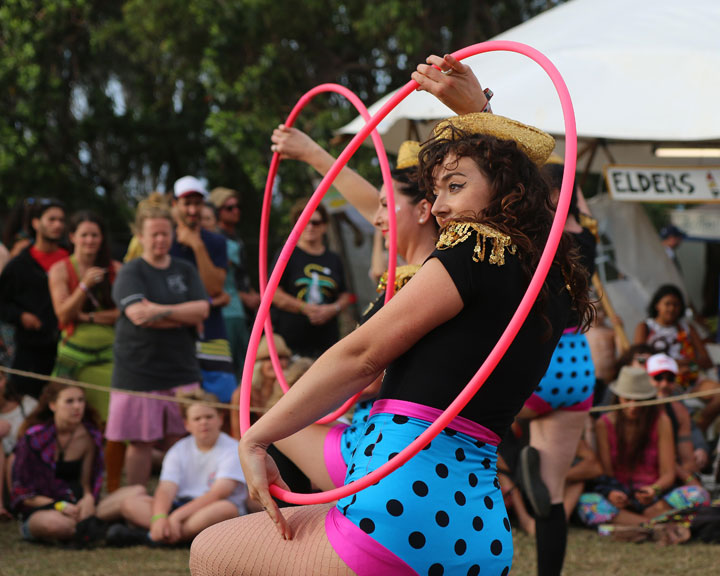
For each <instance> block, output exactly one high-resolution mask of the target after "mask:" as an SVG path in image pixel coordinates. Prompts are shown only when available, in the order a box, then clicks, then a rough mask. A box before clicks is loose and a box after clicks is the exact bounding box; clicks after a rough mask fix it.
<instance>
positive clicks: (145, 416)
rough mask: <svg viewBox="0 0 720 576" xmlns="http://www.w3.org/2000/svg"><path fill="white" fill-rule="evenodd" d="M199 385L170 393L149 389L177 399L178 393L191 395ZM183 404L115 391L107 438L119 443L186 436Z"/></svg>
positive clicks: (107, 427)
mask: <svg viewBox="0 0 720 576" xmlns="http://www.w3.org/2000/svg"><path fill="white" fill-rule="evenodd" d="M199 387H200V385H199V384H198V383H194V384H187V385H185V386H176V387H175V388H170V389H169V390H148V391H147V392H150V393H152V394H162V395H163V396H169V397H173V396H175V393H176V392H190V391H192V390H195V389H197V388H199ZM185 434H186V430H185V425H184V424H183V419H182V414H181V413H180V405H179V404H178V403H177V402H172V401H170V400H155V399H152V398H142V397H140V396H134V395H132V394H126V393H124V392H121V391H119V390H118V389H114V390H113V391H112V392H110V406H109V408H108V419H107V425H106V426H105V438H107V439H108V440H112V441H115V442H123V441H126V440H128V441H130V442H155V441H157V440H162V439H163V438H165V437H166V436H185Z"/></svg>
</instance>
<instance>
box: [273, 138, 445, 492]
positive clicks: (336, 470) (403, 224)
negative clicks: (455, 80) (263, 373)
mask: <svg viewBox="0 0 720 576" xmlns="http://www.w3.org/2000/svg"><path fill="white" fill-rule="evenodd" d="M272 140H273V143H274V144H273V148H274V149H275V150H276V151H277V152H279V153H280V154H282V156H283V157H284V158H294V159H298V160H301V161H305V162H307V163H308V164H310V165H311V166H313V167H315V168H316V169H317V170H318V172H320V173H321V174H323V175H324V170H323V168H325V171H326V170H327V167H329V166H331V165H332V163H333V162H334V161H335V159H334V158H333V157H332V156H330V154H328V153H327V152H326V151H325V150H323V149H322V148H321V147H320V146H318V145H317V144H316V143H315V142H314V141H313V140H312V139H311V138H310V137H309V136H307V135H305V134H303V133H302V132H300V131H299V130H297V129H295V128H287V127H285V126H282V125H281V126H280V127H279V128H278V129H276V130H275V132H274V133H273V137H272ZM419 149H420V144H419V142H411V141H408V142H404V143H403V145H402V146H401V147H400V153H399V155H398V164H397V166H396V168H395V169H394V170H393V171H392V176H393V189H394V190H395V194H396V196H395V206H396V208H395V210H396V219H397V223H398V234H397V236H398V247H397V251H398V254H399V255H400V256H401V257H402V258H403V260H405V262H407V265H406V266H400V267H398V268H397V271H396V280H395V292H397V290H398V289H400V288H401V287H402V286H403V285H404V284H405V283H407V281H408V280H409V279H410V278H411V277H412V275H413V274H414V273H415V272H416V271H417V270H418V269H419V268H420V266H421V265H422V263H423V262H424V261H425V259H426V258H427V257H428V256H429V255H430V254H431V253H432V251H433V250H434V248H435V242H436V240H437V225H436V222H435V219H434V218H433V217H432V215H431V214H430V209H431V208H432V204H431V203H430V202H429V201H428V200H427V199H426V198H425V194H424V192H422V191H421V190H420V187H419V183H418V179H417V164H418V157H417V154H418V151H419ZM343 172H345V173H343ZM343 172H341V174H340V176H339V178H338V183H336V188H337V189H338V190H339V191H340V193H341V194H343V196H345V198H347V199H348V201H349V202H351V203H352V204H353V205H355V206H357V207H358V208H359V209H362V208H364V207H368V208H369V206H370V204H371V202H370V200H372V202H373V203H374V204H375V205H376V209H375V213H374V216H373V217H372V219H371V221H372V222H373V223H374V224H375V226H377V227H378V229H379V230H381V231H382V232H383V235H384V236H385V238H386V241H387V232H388V226H389V224H388V206H387V199H386V191H385V187H384V186H383V187H382V188H381V190H380V195H379V197H378V191H377V190H376V189H375V187H374V186H373V185H372V184H370V183H369V182H367V181H366V180H365V179H364V178H362V177H361V176H360V175H359V174H356V173H354V172H352V171H351V170H350V168H345V169H344V170H343ZM378 199H379V202H378ZM368 212H369V210H368V209H365V210H363V212H362V214H363V215H364V216H365V217H366V218H369V214H368ZM369 219H370V218H369ZM386 283H387V279H386V276H385V277H383V278H382V279H381V280H380V284H379V285H378V292H379V296H378V297H377V299H376V300H375V301H373V302H372V303H371V304H370V306H369V308H368V309H367V310H366V311H365V312H364V313H363V316H362V318H361V320H360V324H364V323H365V322H366V321H367V320H368V319H369V318H370V317H371V316H372V315H373V314H375V313H376V312H377V311H378V310H379V309H380V308H381V307H382V306H383V303H384V301H385V288H386ZM381 381H382V378H378V379H377V380H376V381H375V382H374V383H373V384H371V385H370V386H368V387H367V388H366V389H365V390H364V391H363V394H362V396H361V397H360V401H359V402H358V403H357V404H356V406H355V411H354V413H353V421H352V423H351V424H350V425H348V424H342V423H337V422H334V423H331V424H327V425H325V424H311V425H310V426H308V427H306V428H304V429H302V430H300V431H299V432H297V433H296V434H293V435H292V436H289V437H288V438H284V439H282V440H280V441H278V442H276V443H275V447H276V448H277V449H279V450H280V451H281V452H282V453H283V454H285V456H287V457H288V458H290V459H291V460H292V461H293V462H294V463H295V464H296V465H297V466H298V467H299V468H300V469H301V470H302V471H303V473H304V474H305V475H306V476H308V478H310V480H311V481H312V482H313V484H315V485H316V486H317V487H318V488H320V489H321V490H329V489H331V488H335V487H338V486H342V485H343V483H344V480H345V475H346V473H347V463H348V462H349V460H350V452H351V450H352V448H354V446H355V443H356V440H357V436H358V435H359V434H360V433H361V431H362V429H363V428H364V425H365V422H366V421H367V419H368V415H369V413H370V408H371V407H372V400H373V399H374V398H375V396H377V393H378V390H379V388H380V383H381Z"/></svg>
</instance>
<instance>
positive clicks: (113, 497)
mask: <svg viewBox="0 0 720 576" xmlns="http://www.w3.org/2000/svg"><path fill="white" fill-rule="evenodd" d="M142 494H146V492H145V486H141V485H139V484H136V485H134V486H124V487H123V488H118V489H117V490H115V492H113V493H112V494H108V495H107V496H106V497H105V498H103V499H102V500H100V503H99V504H98V505H97V509H96V511H95V515H96V516H97V517H98V518H100V520H104V521H105V522H112V521H113V520H120V518H122V506H123V502H125V500H128V499H132V498H137V497H139V496H141V495H142Z"/></svg>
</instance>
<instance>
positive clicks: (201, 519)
mask: <svg viewBox="0 0 720 576" xmlns="http://www.w3.org/2000/svg"><path fill="white" fill-rule="evenodd" d="M237 516H238V509H237V506H235V504H233V503H232V502H230V501H229V500H218V501H217V502H213V503H212V504H208V505H207V506H205V507H204V508H202V509H201V510H198V511H197V512H195V514H193V515H192V516H190V517H189V518H188V519H187V520H185V522H183V523H182V539H183V541H185V542H188V541H190V540H192V539H193V538H195V536H197V535H198V534H200V532H202V531H203V530H205V528H208V527H209V526H213V525H215V524H219V523H220V522H223V521H225V520H230V519H231V518H237Z"/></svg>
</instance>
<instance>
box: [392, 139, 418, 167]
mask: <svg viewBox="0 0 720 576" xmlns="http://www.w3.org/2000/svg"><path fill="white" fill-rule="evenodd" d="M419 154H420V142H418V141H416V140H405V142H403V143H402V144H400V150H398V157H397V164H396V165H395V168H396V169H397V170H404V169H405V168H414V167H415V166H417V165H418V164H419V160H418V155H419Z"/></svg>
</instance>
